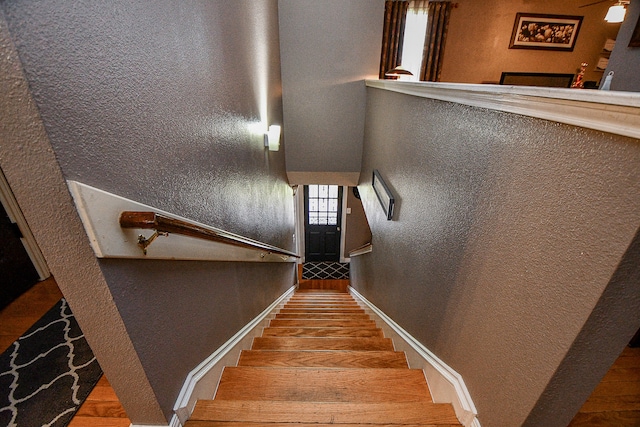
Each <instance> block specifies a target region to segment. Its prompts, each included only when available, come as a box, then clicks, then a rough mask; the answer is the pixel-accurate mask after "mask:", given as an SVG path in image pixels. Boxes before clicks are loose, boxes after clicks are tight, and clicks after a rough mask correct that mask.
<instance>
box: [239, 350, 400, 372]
mask: <svg viewBox="0 0 640 427" xmlns="http://www.w3.org/2000/svg"><path fill="white" fill-rule="evenodd" d="M238 366H274V367H278V366H279V367H296V366H306V367H318V368H321V367H325V368H408V367H409V366H408V365H407V359H406V357H405V354H404V352H402V351H268V350H267V351H262V350H244V351H243V352H242V353H240V360H239V361H238Z"/></svg>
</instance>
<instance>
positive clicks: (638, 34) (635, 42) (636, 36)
mask: <svg viewBox="0 0 640 427" xmlns="http://www.w3.org/2000/svg"><path fill="white" fill-rule="evenodd" d="M629 47H640V17H638V22H636V28H635V30H633V34H631V40H629Z"/></svg>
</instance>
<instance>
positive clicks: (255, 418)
mask: <svg viewBox="0 0 640 427" xmlns="http://www.w3.org/2000/svg"><path fill="white" fill-rule="evenodd" d="M191 420H193V421H198V420H204V421H206V420H211V421H233V422H261V423H271V422H276V423H325V424H384V425H393V424H418V425H457V426H459V425H460V423H459V422H458V419H457V418H456V416H455V413H454V412H453V407H452V406H451V405H446V404H439V403H422V402H418V403H416V402H410V403H397V402H393V403H326V402H270V401H234V400H200V401H198V402H197V403H196V407H195V410H194V411H193V414H192V415H191ZM196 425H197V424H196Z"/></svg>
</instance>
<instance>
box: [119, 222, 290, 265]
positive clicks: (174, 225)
mask: <svg viewBox="0 0 640 427" xmlns="http://www.w3.org/2000/svg"><path fill="white" fill-rule="evenodd" d="M120 227H122V228H140V229H147V230H155V233H153V234H152V235H151V236H150V237H148V238H146V237H144V236H143V235H139V236H138V246H139V247H140V248H141V249H142V252H143V253H144V254H145V255H146V254H147V247H149V245H150V244H151V243H152V242H153V241H154V240H155V239H156V238H157V237H158V236H167V235H169V233H174V234H181V235H183V236H189V237H195V238H198V239H204V240H210V241H213V242H219V243H225V244H228V245H232V246H239V247H242V248H247V249H255V250H258V251H262V252H266V253H267V254H274V255H281V256H284V257H294V258H300V256H298V255H297V254H295V253H294V252H289V251H286V250H284V249H280V248H277V247H275V246H271V245H267V244H265V243H262V242H258V241H255V240H252V239H248V238H246V237H242V236H238V235H236V234H232V233H226V232H223V231H220V230H215V229H213V228H211V227H207V226H205V225H201V224H195V223H192V222H189V221H185V220H181V219H176V218H171V217H168V216H165V215H162V214H160V213H156V212H148V211H124V212H122V213H121V214H120Z"/></svg>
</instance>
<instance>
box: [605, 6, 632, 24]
mask: <svg viewBox="0 0 640 427" xmlns="http://www.w3.org/2000/svg"><path fill="white" fill-rule="evenodd" d="M625 4H629V2H628V1H618V2H617V3H616V4H614V5H613V6H611V7H610V8H609V11H608V12H607V16H605V17H604V20H605V21H607V22H609V23H611V24H616V23H619V22H622V21H624V15H625V14H626V13H627V9H626V8H625V7H624V5H625Z"/></svg>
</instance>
